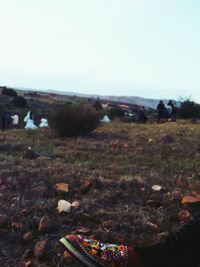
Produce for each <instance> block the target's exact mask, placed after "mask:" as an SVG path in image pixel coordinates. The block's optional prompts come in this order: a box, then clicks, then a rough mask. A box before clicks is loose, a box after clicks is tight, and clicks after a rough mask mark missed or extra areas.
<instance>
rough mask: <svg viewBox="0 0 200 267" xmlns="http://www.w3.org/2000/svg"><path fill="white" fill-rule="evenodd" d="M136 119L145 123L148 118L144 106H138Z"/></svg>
mask: <svg viewBox="0 0 200 267" xmlns="http://www.w3.org/2000/svg"><path fill="white" fill-rule="evenodd" d="M138 120H139V122H142V123H146V122H147V120H148V117H147V116H146V115H145V108H144V107H140V110H139V113H138Z"/></svg>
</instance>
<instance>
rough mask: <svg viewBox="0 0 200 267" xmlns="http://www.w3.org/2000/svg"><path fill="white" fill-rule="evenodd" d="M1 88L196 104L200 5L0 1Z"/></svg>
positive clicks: (178, 1) (191, 1)
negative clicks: (194, 102) (189, 98)
mask: <svg viewBox="0 0 200 267" xmlns="http://www.w3.org/2000/svg"><path fill="white" fill-rule="evenodd" d="M0 10H1V16H0V37H1V41H0V85H6V86H12V87H24V88H33V89H36V88H38V89H55V90H63V91H66V92H75V93H86V94H100V95H118V96H142V97H148V98H157V99H159V98H160V99H161V98H172V99H179V98H180V97H183V98H186V97H192V99H193V100H195V101H197V102H200V16H199V14H200V1H199V0H0Z"/></svg>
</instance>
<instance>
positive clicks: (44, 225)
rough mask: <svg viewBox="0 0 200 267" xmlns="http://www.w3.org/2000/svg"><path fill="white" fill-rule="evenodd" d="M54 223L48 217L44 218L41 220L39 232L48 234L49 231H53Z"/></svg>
mask: <svg viewBox="0 0 200 267" xmlns="http://www.w3.org/2000/svg"><path fill="white" fill-rule="evenodd" d="M52 226H53V225H52V222H51V220H50V219H49V217H48V216H42V218H41V219H40V222H39V227H38V231H39V232H48V231H49V230H51V229H52Z"/></svg>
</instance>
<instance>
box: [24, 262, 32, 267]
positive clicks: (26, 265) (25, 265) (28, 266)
mask: <svg viewBox="0 0 200 267" xmlns="http://www.w3.org/2000/svg"><path fill="white" fill-rule="evenodd" d="M22 266H23V267H31V266H32V262H31V261H30V260H28V261H24V262H23V263H22Z"/></svg>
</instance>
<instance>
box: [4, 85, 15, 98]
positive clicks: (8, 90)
mask: <svg viewBox="0 0 200 267" xmlns="http://www.w3.org/2000/svg"><path fill="white" fill-rule="evenodd" d="M1 94H2V95H7V96H12V97H15V96H17V92H16V91H15V90H14V89H11V88H6V87H4V88H3V90H2V92H1Z"/></svg>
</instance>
